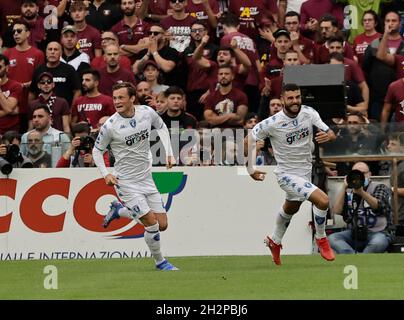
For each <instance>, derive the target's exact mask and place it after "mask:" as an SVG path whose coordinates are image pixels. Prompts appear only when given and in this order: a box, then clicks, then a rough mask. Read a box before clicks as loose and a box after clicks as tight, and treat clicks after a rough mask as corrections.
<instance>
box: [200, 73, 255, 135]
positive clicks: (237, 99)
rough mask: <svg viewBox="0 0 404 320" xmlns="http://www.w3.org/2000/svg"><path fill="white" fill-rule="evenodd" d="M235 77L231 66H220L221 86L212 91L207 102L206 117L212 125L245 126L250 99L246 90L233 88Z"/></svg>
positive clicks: (226, 126)
mask: <svg viewBox="0 0 404 320" xmlns="http://www.w3.org/2000/svg"><path fill="white" fill-rule="evenodd" d="M233 79H234V74H233V69H232V67H231V66H229V65H227V66H220V67H219V71H218V82H219V88H218V89H217V90H215V91H213V92H210V93H209V95H208V97H207V98H206V102H205V112H204V117H205V119H206V121H207V122H209V124H210V125H211V126H212V127H219V128H229V127H233V128H242V127H243V122H244V118H245V115H246V114H247V112H248V99H247V96H246V95H245V93H244V92H242V91H241V90H238V89H236V88H233V86H232V82H233Z"/></svg>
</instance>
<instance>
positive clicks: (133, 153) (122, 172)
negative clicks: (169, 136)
mask: <svg viewBox="0 0 404 320" xmlns="http://www.w3.org/2000/svg"><path fill="white" fill-rule="evenodd" d="M135 110H136V111H135V115H134V116H133V117H132V118H124V117H122V116H121V115H119V113H117V112H116V113H114V114H113V115H112V116H111V117H110V118H109V119H108V120H107V122H105V123H104V125H103V126H102V127H101V130H100V133H99V134H98V137H97V139H96V141H95V148H97V149H98V150H100V151H101V152H104V151H105V150H106V148H107V146H108V145H110V147H111V150H112V153H113V155H114V157H115V165H114V173H113V174H114V175H115V176H116V177H117V178H118V179H122V180H127V179H130V180H131V181H140V180H143V179H145V178H146V177H147V176H149V174H150V170H151V166H152V161H153V159H152V154H151V152H150V144H149V137H150V132H151V127H152V126H153V127H154V128H156V129H161V128H162V127H163V126H164V122H163V120H162V119H161V118H160V116H159V115H158V114H157V113H156V112H155V111H154V110H153V109H152V108H150V107H148V106H145V105H138V106H136V109H135Z"/></svg>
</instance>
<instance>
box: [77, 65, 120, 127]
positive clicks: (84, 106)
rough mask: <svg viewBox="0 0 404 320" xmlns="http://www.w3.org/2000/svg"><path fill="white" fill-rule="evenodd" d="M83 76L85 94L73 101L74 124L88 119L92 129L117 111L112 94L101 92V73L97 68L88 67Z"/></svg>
mask: <svg viewBox="0 0 404 320" xmlns="http://www.w3.org/2000/svg"><path fill="white" fill-rule="evenodd" d="M82 77H83V81H82V87H83V92H84V95H83V96H80V97H78V98H77V99H76V100H74V101H73V105H72V125H74V124H76V123H77V122H80V121H86V122H88V124H89V125H90V128H91V129H96V128H97V124H98V120H99V119H101V118H102V117H104V116H111V115H113V114H114V113H115V107H114V102H113V101H112V98H111V97H110V96H107V95H104V94H102V93H100V92H99V90H98V86H99V83H100V73H99V72H98V71H97V70H94V69H87V70H85V71H84V72H83V76H82Z"/></svg>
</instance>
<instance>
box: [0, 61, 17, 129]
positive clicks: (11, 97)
mask: <svg viewBox="0 0 404 320" xmlns="http://www.w3.org/2000/svg"><path fill="white" fill-rule="evenodd" d="M9 64H10V62H9V60H8V58H7V57H6V56H5V55H2V54H0V134H3V133H4V132H6V131H9V130H14V131H18V130H19V129H20V121H19V117H18V102H19V101H20V99H21V94H22V87H21V84H20V83H19V82H17V81H14V80H11V79H9V78H8V76H7V74H8V68H9Z"/></svg>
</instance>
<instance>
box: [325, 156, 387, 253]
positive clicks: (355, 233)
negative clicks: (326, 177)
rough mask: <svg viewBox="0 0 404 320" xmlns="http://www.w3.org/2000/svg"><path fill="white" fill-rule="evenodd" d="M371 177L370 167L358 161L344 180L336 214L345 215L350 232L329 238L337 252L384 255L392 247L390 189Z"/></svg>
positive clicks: (336, 205)
mask: <svg viewBox="0 0 404 320" xmlns="http://www.w3.org/2000/svg"><path fill="white" fill-rule="evenodd" d="M370 177H371V172H370V170H369V166H368V165H367V164H366V163H364V162H356V163H355V164H354V165H353V167H352V170H351V172H349V173H348V175H347V176H346V177H345V179H344V182H343V187H342V189H341V192H340V193H339V194H338V196H337V199H336V200H335V204H334V206H333V213H334V214H342V216H343V218H344V221H345V222H346V223H347V227H348V229H347V230H344V231H340V232H336V233H333V234H331V235H330V236H329V241H330V245H331V247H332V248H333V249H334V251H335V252H336V253H355V252H363V253H383V252H385V251H386V249H387V247H388V246H389V244H390V241H391V237H390V234H389V227H390V225H391V223H392V212H391V206H390V189H389V187H388V186H386V185H385V184H377V183H375V182H373V181H371V180H370Z"/></svg>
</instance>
